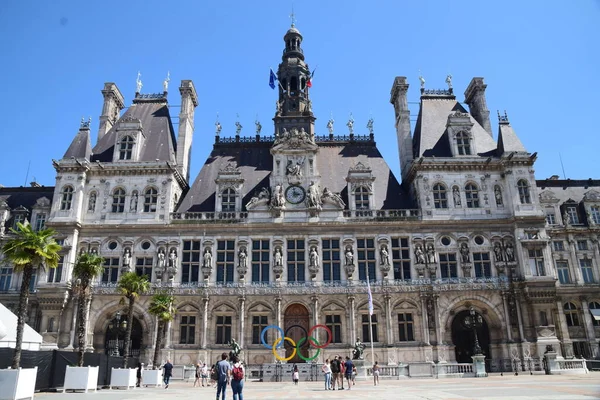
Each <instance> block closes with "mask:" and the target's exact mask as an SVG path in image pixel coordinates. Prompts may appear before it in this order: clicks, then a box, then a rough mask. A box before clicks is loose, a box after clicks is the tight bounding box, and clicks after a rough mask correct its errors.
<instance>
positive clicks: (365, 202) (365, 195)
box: [354, 186, 370, 210]
mask: <svg viewBox="0 0 600 400" xmlns="http://www.w3.org/2000/svg"><path fill="white" fill-rule="evenodd" d="M354 202H355V205H356V209H357V210H368V209H369V208H370V207H369V190H368V189H367V188H366V187H364V186H359V187H357V188H356V190H355V191H354Z"/></svg>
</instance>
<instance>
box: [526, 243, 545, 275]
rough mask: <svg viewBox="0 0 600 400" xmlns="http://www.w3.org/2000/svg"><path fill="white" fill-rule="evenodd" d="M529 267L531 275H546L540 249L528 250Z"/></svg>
mask: <svg viewBox="0 0 600 400" xmlns="http://www.w3.org/2000/svg"><path fill="white" fill-rule="evenodd" d="M529 268H530V270H531V275H533V276H544V275H546V269H545V268H544V254H543V253H542V249H530V250H529Z"/></svg>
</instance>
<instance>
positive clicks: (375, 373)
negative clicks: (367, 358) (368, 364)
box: [373, 361, 379, 386]
mask: <svg viewBox="0 0 600 400" xmlns="http://www.w3.org/2000/svg"><path fill="white" fill-rule="evenodd" d="M373 385H374V386H377V385H379V364H377V361H375V364H373Z"/></svg>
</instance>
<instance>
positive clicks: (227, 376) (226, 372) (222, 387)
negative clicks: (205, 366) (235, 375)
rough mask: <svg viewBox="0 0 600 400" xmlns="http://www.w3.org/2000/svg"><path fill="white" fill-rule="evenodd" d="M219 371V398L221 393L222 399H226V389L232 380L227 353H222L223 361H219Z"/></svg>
mask: <svg viewBox="0 0 600 400" xmlns="http://www.w3.org/2000/svg"><path fill="white" fill-rule="evenodd" d="M217 373H218V375H219V377H218V381H217V400H219V395H220V394H221V395H222V397H221V400H225V397H226V396H225V391H226V390H227V385H228V384H229V382H230V380H231V365H229V362H228V361H227V353H223V354H221V361H219V362H218V363H217Z"/></svg>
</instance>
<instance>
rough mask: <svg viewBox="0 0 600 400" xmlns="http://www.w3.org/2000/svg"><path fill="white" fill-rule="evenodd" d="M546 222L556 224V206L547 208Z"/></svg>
mask: <svg viewBox="0 0 600 400" xmlns="http://www.w3.org/2000/svg"><path fill="white" fill-rule="evenodd" d="M546 223H548V225H556V214H555V212H554V208H547V209H546Z"/></svg>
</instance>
